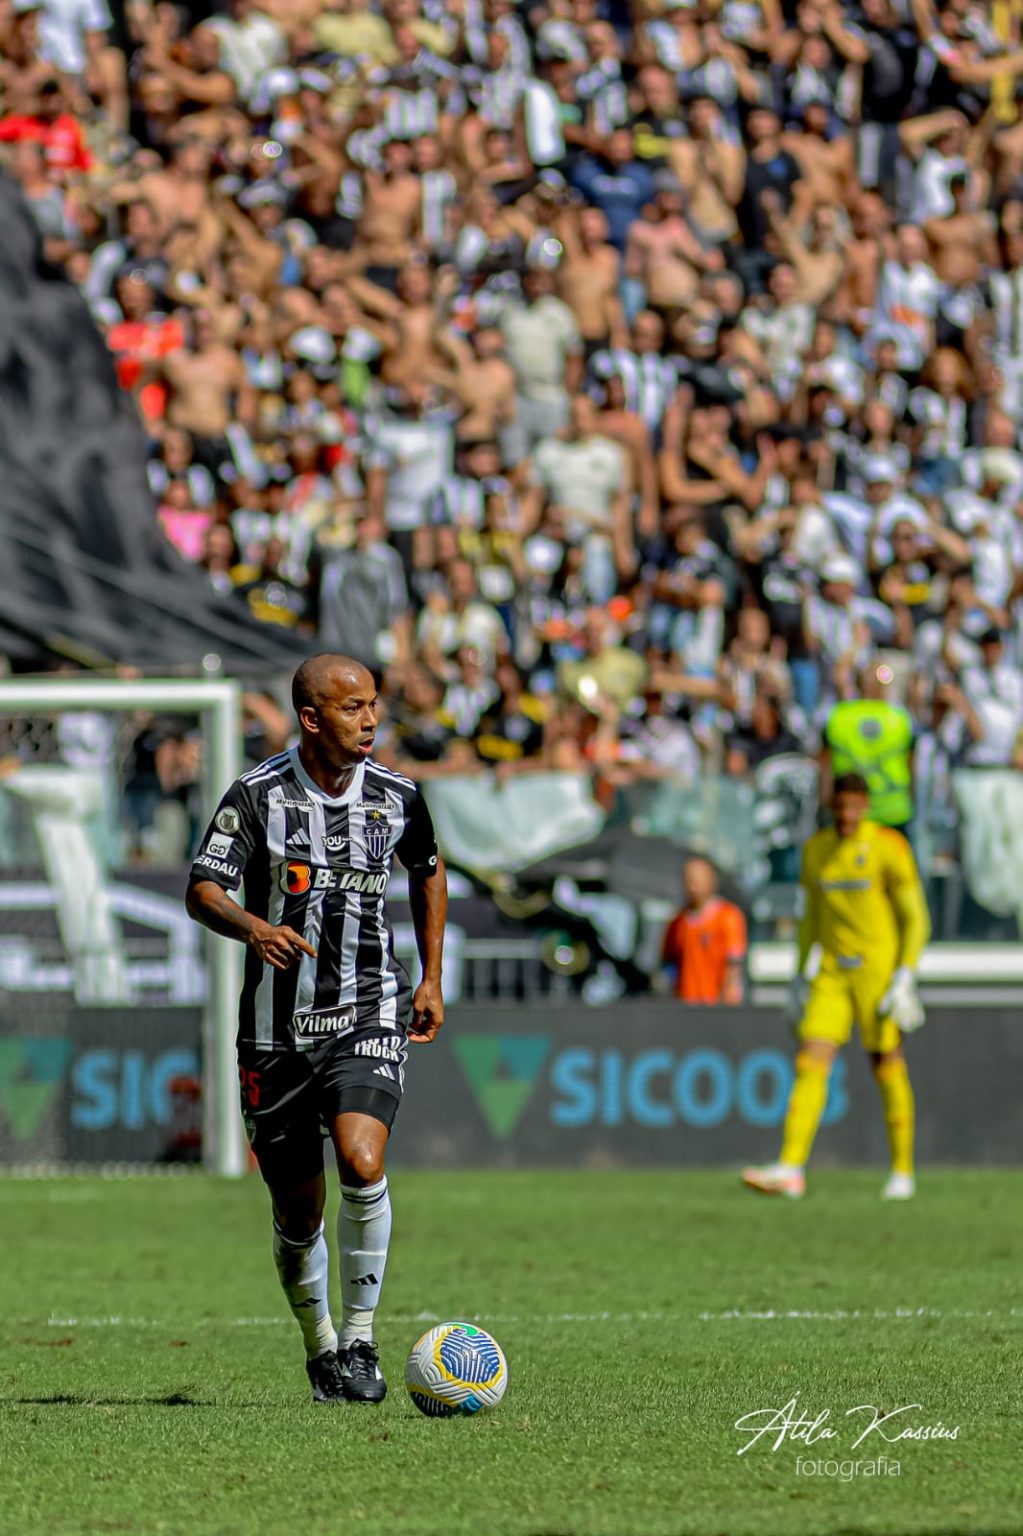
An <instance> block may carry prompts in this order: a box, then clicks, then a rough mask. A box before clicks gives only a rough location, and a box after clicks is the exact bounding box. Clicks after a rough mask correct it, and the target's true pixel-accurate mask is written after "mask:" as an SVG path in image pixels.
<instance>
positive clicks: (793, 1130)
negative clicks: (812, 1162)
mask: <svg viewBox="0 0 1023 1536" xmlns="http://www.w3.org/2000/svg"><path fill="white" fill-rule="evenodd" d="M830 1075H831V1063H830V1061H821V1060H820V1059H819V1058H818V1057H816V1056H811V1055H810V1053H809V1052H808V1051H800V1053H799V1055H798V1056H797V1057H796V1080H795V1082H794V1083H793V1084H792V1092H791V1093H790V1094H789V1107H788V1109H787V1110H786V1112H785V1130H784V1133H783V1136H782V1147H781V1157H780V1159H779V1161H780V1162H781V1163H783V1164H784V1166H785V1167H786V1168H805V1167H806V1161H807V1158H808V1157H809V1156H810V1148H811V1147H812V1146H813V1139H814V1137H815V1136H816V1134H817V1127H818V1126H819V1125H820V1123H821V1115H823V1113H824V1106H825V1104H826V1103H827V1101H828V1078H829V1077H830Z"/></svg>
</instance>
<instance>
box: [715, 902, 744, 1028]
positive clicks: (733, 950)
mask: <svg viewBox="0 0 1023 1536" xmlns="http://www.w3.org/2000/svg"><path fill="white" fill-rule="evenodd" d="M726 933H727V946H728V947H727V958H726V960H725V976H724V984H723V986H722V988H721V1001H722V1002H723V1003H727V1004H729V1005H731V1006H732V1007H733V1008H734V1007H738V1005H739V1004H740V1003H741V1002H742V994H743V982H744V980H745V977H744V966H745V961H746V950H747V947H748V939H747V934H746V919H745V917H744V916H743V915H742V913H741V912H740V911H739V909H738V907H733V908H732V909H731V910H730V911H728V913H727V923H726Z"/></svg>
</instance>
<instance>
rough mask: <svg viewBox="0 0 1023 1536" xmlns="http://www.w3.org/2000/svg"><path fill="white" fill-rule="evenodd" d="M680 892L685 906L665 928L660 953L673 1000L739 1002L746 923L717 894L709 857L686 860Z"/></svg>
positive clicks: (737, 909) (706, 1002) (741, 995)
mask: <svg viewBox="0 0 1023 1536" xmlns="http://www.w3.org/2000/svg"><path fill="white" fill-rule="evenodd" d="M682 889H683V893H684V896H685V903H684V905H683V907H682V909H681V911H680V912H678V913H677V914H676V915H675V916H674V917H673V918H672V920H671V922H670V923H669V924H668V927H667V929H666V931H665V935H664V943H663V947H662V950H661V959H662V963H663V964H664V966H665V967H666V968H667V971H668V974H669V976H670V978H671V986H672V991H673V993H674V995H675V997H677V998H678V999H679V1001H680V1002H683V1003H703V1004H718V1003H724V1004H730V1005H733V1006H734V1005H735V1004H738V1003H741V1002H742V997H743V987H744V980H745V961H746V919H745V918H744V917H743V915H742V912H741V911H740V909H739V908H738V907H737V906H736V905H735V903H734V902H731V901H726V900H725V899H724V897H722V896H719V895H718V876H717V871H716V869H715V868H714V866H713V864H711V862H710V860H709V859H704V858H690V859H687V860H686V863H685V866H684V868H683V871H682Z"/></svg>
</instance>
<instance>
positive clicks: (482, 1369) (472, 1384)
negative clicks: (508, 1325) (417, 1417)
mask: <svg viewBox="0 0 1023 1536" xmlns="http://www.w3.org/2000/svg"><path fill="white" fill-rule="evenodd" d="M405 1385H406V1387H407V1388H408V1394H409V1397H411V1399H412V1401H413V1402H414V1403H415V1405H416V1407H417V1408H418V1409H419V1411H420V1413H425V1414H426V1415H427V1417H428V1418H431V1419H449V1418H452V1417H453V1416H454V1415H456V1414H467V1413H479V1412H480V1411H481V1410H482V1409H484V1408H496V1407H497V1405H498V1403H499V1402H500V1401H501V1399H502V1397H503V1396H504V1394H505V1389H506V1388H507V1386H508V1362H507V1360H506V1359H505V1358H504V1352H503V1350H502V1349H501V1346H500V1344H498V1342H497V1340H496V1339H495V1338H492V1337H491V1335H490V1334H489V1333H487V1331H486V1330H485V1329H484V1328H477V1327H475V1325H474V1324H472V1323H439V1324H438V1325H437V1327H436V1328H431V1329H430V1330H429V1331H428V1332H427V1333H424V1334H423V1336H422V1338H421V1339H418V1340H417V1341H416V1343H415V1344H414V1345H413V1346H412V1352H411V1354H410V1355H409V1357H408V1360H407V1361H406V1362H405Z"/></svg>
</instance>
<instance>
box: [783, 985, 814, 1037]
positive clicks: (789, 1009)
mask: <svg viewBox="0 0 1023 1536" xmlns="http://www.w3.org/2000/svg"><path fill="white" fill-rule="evenodd" d="M809 1000H810V983H809V982H808V981H807V979H806V977H805V976H803V975H802V974H799V975H796V976H793V978H792V980H791V982H790V983H789V995H788V999H787V1000H786V1003H785V1022H786V1024H788V1026H789V1028H790V1029H798V1028H799V1026H800V1024H801V1023H802V1022H803V1014H804V1013H805V1012H806V1005H807V1003H808V1002H809Z"/></svg>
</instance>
